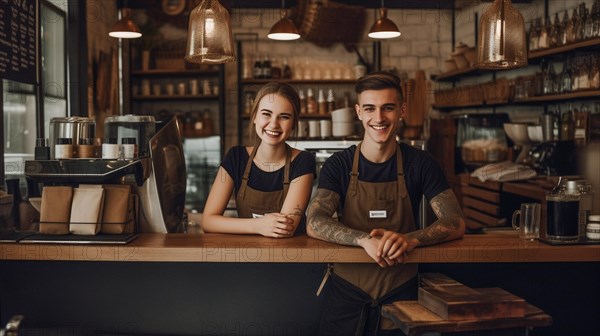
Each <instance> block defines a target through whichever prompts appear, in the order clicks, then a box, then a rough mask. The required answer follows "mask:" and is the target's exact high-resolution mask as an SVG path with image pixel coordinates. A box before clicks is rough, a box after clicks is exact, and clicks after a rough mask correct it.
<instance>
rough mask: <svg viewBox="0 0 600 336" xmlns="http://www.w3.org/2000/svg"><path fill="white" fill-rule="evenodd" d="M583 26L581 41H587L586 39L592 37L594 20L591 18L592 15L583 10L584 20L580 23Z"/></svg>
mask: <svg viewBox="0 0 600 336" xmlns="http://www.w3.org/2000/svg"><path fill="white" fill-rule="evenodd" d="M582 26H583V33H582V35H583V39H584V40H587V39H591V38H593V37H594V35H593V33H592V31H593V28H594V19H593V18H592V14H591V13H590V11H589V10H587V9H586V10H585V19H584V20H583V23H582Z"/></svg>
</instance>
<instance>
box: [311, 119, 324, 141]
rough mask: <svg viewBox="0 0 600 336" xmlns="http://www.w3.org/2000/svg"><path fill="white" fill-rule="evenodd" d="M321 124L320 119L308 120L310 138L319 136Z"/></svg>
mask: <svg viewBox="0 0 600 336" xmlns="http://www.w3.org/2000/svg"><path fill="white" fill-rule="evenodd" d="M320 128H321V126H320V124H319V121H318V120H309V121H308V136H309V137H310V138H318V137H319V136H320V135H321V133H320Z"/></svg>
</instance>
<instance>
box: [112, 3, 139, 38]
mask: <svg viewBox="0 0 600 336" xmlns="http://www.w3.org/2000/svg"><path fill="white" fill-rule="evenodd" d="M130 15H131V9H129V8H122V9H121V19H119V20H118V21H117V22H116V23H115V24H114V25H113V26H112V28H111V29H110V32H109V33H108V36H110V37H114V38H125V39H132V38H139V37H142V32H141V31H140V28H139V27H138V26H137V25H136V24H135V23H134V22H133V21H132V20H131V18H130Z"/></svg>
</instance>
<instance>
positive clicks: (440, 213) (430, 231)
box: [407, 189, 465, 246]
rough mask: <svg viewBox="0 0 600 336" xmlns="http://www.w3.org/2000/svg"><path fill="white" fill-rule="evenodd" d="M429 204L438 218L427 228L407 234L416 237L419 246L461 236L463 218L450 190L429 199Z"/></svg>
mask: <svg viewBox="0 0 600 336" xmlns="http://www.w3.org/2000/svg"><path fill="white" fill-rule="evenodd" d="M430 204H431V208H432V209H433V212H434V213H435V215H436V216H437V217H438V220H437V221H435V222H434V223H433V224H431V225H430V226H428V227H427V228H425V229H423V230H417V231H414V232H411V233H409V234H407V236H408V237H409V238H410V239H416V240H417V241H418V242H419V246H427V245H434V244H438V243H441V242H444V241H448V240H452V239H457V238H460V237H462V235H463V234H464V227H465V225H464V223H465V220H464V217H463V214H462V211H461V209H460V205H459V204H458V200H457V199H456V196H454V193H453V192H452V190H451V189H448V190H446V191H444V192H441V193H439V194H438V195H437V196H435V197H434V198H432V199H431V201H430Z"/></svg>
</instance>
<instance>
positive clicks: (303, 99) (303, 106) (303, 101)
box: [298, 90, 306, 114]
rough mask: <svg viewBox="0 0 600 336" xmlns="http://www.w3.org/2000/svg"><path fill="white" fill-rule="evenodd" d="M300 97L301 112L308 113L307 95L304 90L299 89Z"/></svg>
mask: <svg viewBox="0 0 600 336" xmlns="http://www.w3.org/2000/svg"><path fill="white" fill-rule="evenodd" d="M298 97H299V98H300V114H306V96H305V95H304V90H299V91H298Z"/></svg>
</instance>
